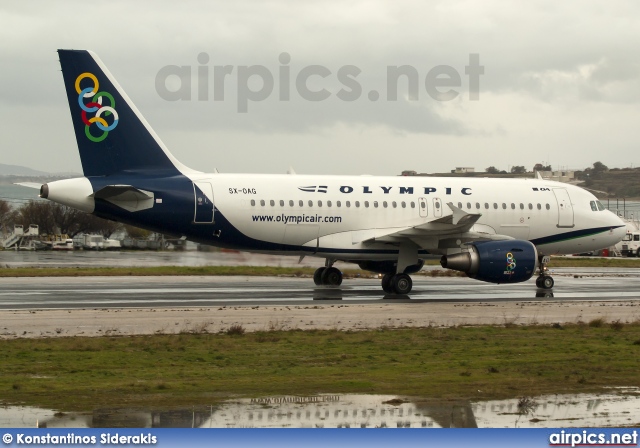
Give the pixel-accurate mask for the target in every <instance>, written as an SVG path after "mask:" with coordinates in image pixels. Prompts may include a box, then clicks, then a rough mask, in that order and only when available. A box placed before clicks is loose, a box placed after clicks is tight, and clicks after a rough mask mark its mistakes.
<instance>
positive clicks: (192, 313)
mask: <svg viewBox="0 0 640 448" xmlns="http://www.w3.org/2000/svg"><path fill="white" fill-rule="evenodd" d="M560 271H561V270H560V269H558V270H557V271H556V272H555V273H554V275H555V279H556V287H555V288H554V289H553V292H552V293H549V292H548V291H540V290H538V289H537V288H536V287H535V283H534V281H533V280H530V281H528V282H525V283H520V284H515V285H494V284H489V283H483V282H478V281H476V280H472V279H467V278H460V277H435V278H433V277H424V276H414V290H413V291H412V293H411V294H410V295H409V296H400V297H398V296H388V295H384V293H383V292H382V290H381V288H380V280H378V279H361V278H360V279H345V281H344V282H343V284H342V286H341V287H339V288H328V287H317V286H314V285H313V280H312V279H310V278H280V277H202V276H200V277H73V278H71V277H57V278H51V277H38V278H0V338H3V339H12V338H38V337H61V336H103V335H145V334H178V333H218V332H224V331H226V330H227V329H229V328H230V327H231V326H234V325H241V326H242V327H243V328H244V329H245V330H246V331H249V332H251V331H272V330H295V329H301V330H311V329H313V330H323V329H336V330H345V331H353V330H364V329H373V328H398V327H426V326H436V327H449V326H454V325H506V324H510V325H511V324H517V325H545V324H566V323H587V322H589V321H591V320H593V319H603V320H604V321H605V322H611V321H621V322H627V323H630V322H638V321H640V275H637V274H635V271H633V272H623V271H622V270H604V271H606V275H604V274H602V272H603V269H599V272H600V273H599V274H596V273H586V272H578V271H576V270H564V271H563V272H560ZM582 271H584V270H582Z"/></svg>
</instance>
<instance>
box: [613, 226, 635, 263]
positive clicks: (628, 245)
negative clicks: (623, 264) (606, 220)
mask: <svg viewBox="0 0 640 448" xmlns="http://www.w3.org/2000/svg"><path fill="white" fill-rule="evenodd" d="M616 249H617V250H618V251H619V252H620V254H621V255H623V256H625V257H640V232H638V231H627V233H626V234H625V235H624V238H622V241H620V242H619V243H618V244H616Z"/></svg>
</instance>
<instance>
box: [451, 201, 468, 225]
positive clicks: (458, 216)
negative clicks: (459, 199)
mask: <svg viewBox="0 0 640 448" xmlns="http://www.w3.org/2000/svg"><path fill="white" fill-rule="evenodd" d="M447 205H448V206H449V208H450V209H451V211H452V212H453V219H452V222H451V223H452V224H453V225H454V226H455V225H457V224H458V223H459V222H460V221H461V220H463V219H464V218H465V217H466V216H471V215H470V214H469V213H467V212H465V211H464V210H462V209H461V208H458V207H456V206H455V205H453V202H447ZM467 219H468V218H467Z"/></svg>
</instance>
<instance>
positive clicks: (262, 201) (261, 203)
mask: <svg viewBox="0 0 640 448" xmlns="http://www.w3.org/2000/svg"><path fill="white" fill-rule="evenodd" d="M260 205H261V206H262V207H264V199H260Z"/></svg>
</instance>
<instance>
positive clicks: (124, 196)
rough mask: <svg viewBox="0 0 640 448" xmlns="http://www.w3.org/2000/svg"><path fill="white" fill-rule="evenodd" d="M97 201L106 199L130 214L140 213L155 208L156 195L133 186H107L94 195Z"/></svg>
mask: <svg viewBox="0 0 640 448" xmlns="http://www.w3.org/2000/svg"><path fill="white" fill-rule="evenodd" d="M91 196H93V197H94V198H95V199H104V200H105V201H107V202H110V203H111V204H113V205H116V206H118V207H120V208H123V209H125V210H127V211H129V212H139V211H141V210H147V209H149V208H151V207H153V198H154V195H153V193H152V192H150V191H145V190H140V189H138V188H135V187H133V186H131V185H107V186H106V187H103V188H101V189H100V190H98V191H96V192H95V193H93V194H92V195H91Z"/></svg>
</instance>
